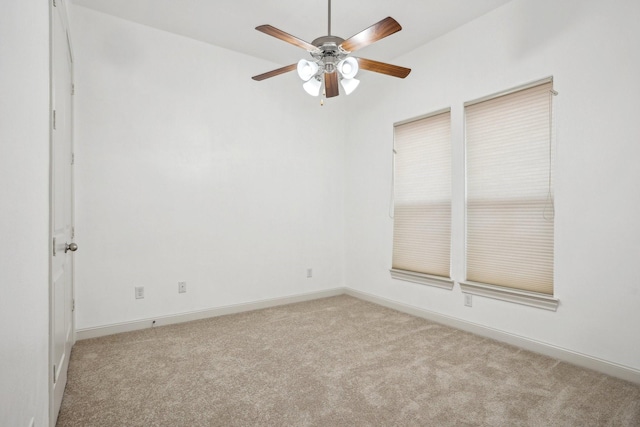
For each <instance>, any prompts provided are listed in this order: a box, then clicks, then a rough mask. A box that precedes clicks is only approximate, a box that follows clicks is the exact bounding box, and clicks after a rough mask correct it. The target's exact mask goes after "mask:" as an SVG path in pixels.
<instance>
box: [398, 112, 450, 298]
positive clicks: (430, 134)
mask: <svg viewBox="0 0 640 427" xmlns="http://www.w3.org/2000/svg"><path fill="white" fill-rule="evenodd" d="M394 152H395V156H394V162H395V163H394V215H393V265H392V270H391V275H392V277H394V278H396V279H401V280H407V281H412V282H417V283H424V284H429V285H433V286H439V287H444V288H448V289H451V288H452V287H453V281H452V280H451V279H450V278H449V277H450V259H451V256H450V253H451V114H450V111H449V110H447V111H444V112H442V111H441V112H438V113H434V114H432V115H430V116H427V117H424V118H420V119H417V120H413V121H409V122H405V123H402V124H398V125H396V126H395V127H394Z"/></svg>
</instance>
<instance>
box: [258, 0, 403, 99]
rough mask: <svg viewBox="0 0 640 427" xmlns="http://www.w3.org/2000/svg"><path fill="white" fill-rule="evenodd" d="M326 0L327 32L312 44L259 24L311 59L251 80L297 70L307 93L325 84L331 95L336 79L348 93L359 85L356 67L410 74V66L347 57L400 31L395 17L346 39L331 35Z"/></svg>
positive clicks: (316, 91)
mask: <svg viewBox="0 0 640 427" xmlns="http://www.w3.org/2000/svg"><path fill="white" fill-rule="evenodd" d="M328 3H329V26H328V27H329V28H328V35H326V36H322V37H318V38H317V39H315V40H314V41H312V42H311V43H308V42H306V41H304V40H301V39H299V38H297V37H295V36H292V35H291V34H288V33H285V32H284V31H282V30H279V29H277V28H275V27H273V26H271V25H260V26H258V27H256V30H258V31H260V32H263V33H265V34H267V35H270V36H272V37H275V38H278V39H280V40H283V41H285V42H287V43H291V44H292V45H294V46H298V47H300V48H302V49H305V50H306V51H307V52H309V53H310V54H311V57H312V59H311V60H310V61H309V60H306V59H301V60H300V61H298V63H297V64H291V65H287V66H286V67H282V68H278V69H276V70H272V71H269V72H266V73H263V74H259V75H257V76H253V77H252V79H253V80H257V81H261V80H265V79H268V78H270V77H275V76H278V75H280V74H284V73H287V72H289V71H293V70H297V71H298V75H299V76H300V78H301V79H302V80H303V81H304V82H305V83H304V84H303V85H302V87H303V88H304V90H305V91H306V92H307V93H309V94H310V95H312V96H318V95H319V94H320V89H321V87H322V85H323V83H324V94H325V96H326V97H327V98H332V97H334V96H338V95H339V94H340V91H339V88H338V82H340V84H341V85H342V88H343V90H344V92H345V93H346V94H347V95H349V94H350V93H351V92H353V91H354V90H355V88H356V87H358V85H359V84H360V80H358V79H356V78H355V76H356V74H357V73H358V70H359V69H363V70H367V71H374V72H376V73H382V74H386V75H389V76H393V77H399V78H401V79H403V78H405V77H407V76H408V75H409V73H410V72H411V69H410V68H404V67H399V66H397V65H391V64H386V63H384V62H378V61H374V60H371V59H365V58H356V57H353V56H349V55H350V54H351V53H353V52H355V51H356V50H358V49H362V48H363V47H365V46H369V45H370V44H372V43H375V42H377V41H378V40H381V39H383V38H385V37H387V36H390V35H391V34H393V33H396V32H398V31H400V30H401V29H402V27H401V26H400V24H398V22H397V21H396V20H395V19H393V18H392V17H387V18H385V19H383V20H382V21H380V22H378V23H376V24H373V25H372V26H370V27H369V28H366V29H365V30H362V31H360V32H359V33H357V34H356V35H354V36H352V37H350V38H348V39H346V40H345V39H343V38H340V37H337V36H333V35H331V0H328Z"/></svg>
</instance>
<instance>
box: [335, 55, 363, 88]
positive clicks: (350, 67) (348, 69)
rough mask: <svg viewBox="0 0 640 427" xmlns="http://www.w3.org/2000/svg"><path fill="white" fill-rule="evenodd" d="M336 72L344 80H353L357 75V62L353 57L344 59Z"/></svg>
mask: <svg viewBox="0 0 640 427" xmlns="http://www.w3.org/2000/svg"><path fill="white" fill-rule="evenodd" d="M338 70H339V71H340V74H342V77H344V78H345V79H353V78H354V77H355V76H356V74H358V60H357V59H356V58H353V57H349V58H345V59H343V60H342V61H340V63H339V64H338ZM354 89H355V88H354Z"/></svg>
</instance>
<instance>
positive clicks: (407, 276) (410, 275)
mask: <svg viewBox="0 0 640 427" xmlns="http://www.w3.org/2000/svg"><path fill="white" fill-rule="evenodd" d="M389 271H390V272H391V277H392V278H394V279H397V280H404V281H405V282H413V283H419V284H421V285H428V286H435V287H437V288H442V289H447V290H452V289H453V280H451V279H449V278H447V277H440V276H432V275H430V274H424V273H416V272H413V271H407V270H396V269H394V268H392V269H391V270H389Z"/></svg>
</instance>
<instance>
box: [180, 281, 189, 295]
mask: <svg viewBox="0 0 640 427" xmlns="http://www.w3.org/2000/svg"><path fill="white" fill-rule="evenodd" d="M185 292H187V282H178V293H180V294H184V293H185Z"/></svg>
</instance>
